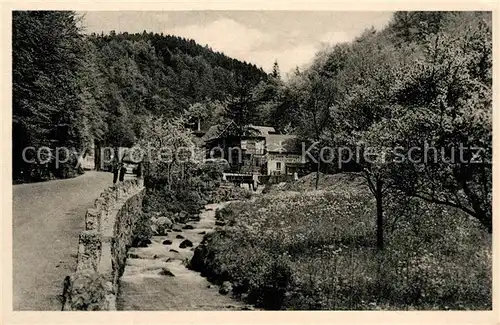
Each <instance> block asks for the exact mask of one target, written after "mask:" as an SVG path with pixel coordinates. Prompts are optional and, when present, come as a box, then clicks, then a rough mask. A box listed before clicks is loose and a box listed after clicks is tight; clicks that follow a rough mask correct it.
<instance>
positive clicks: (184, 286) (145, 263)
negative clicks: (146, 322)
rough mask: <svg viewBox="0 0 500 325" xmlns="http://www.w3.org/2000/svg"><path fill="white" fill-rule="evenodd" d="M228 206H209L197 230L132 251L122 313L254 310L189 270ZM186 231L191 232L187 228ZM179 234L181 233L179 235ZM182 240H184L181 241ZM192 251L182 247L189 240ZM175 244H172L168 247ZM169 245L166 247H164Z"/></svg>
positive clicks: (161, 238)
mask: <svg viewBox="0 0 500 325" xmlns="http://www.w3.org/2000/svg"><path fill="white" fill-rule="evenodd" d="M224 204H225V203H218V204H208V205H207V206H205V210H204V211H202V212H201V214H200V221H198V222H192V223H188V225H191V226H192V228H193V229H180V228H179V227H177V226H175V225H174V227H173V228H172V229H173V231H172V232H169V233H168V235H167V236H153V238H152V239H151V244H149V245H148V247H139V248H131V249H130V251H129V257H128V260H127V266H126V268H125V272H124V274H123V277H122V278H121V283H120V288H121V290H120V291H121V292H120V296H119V298H118V309H120V310H223V309H224V310H243V309H251V307H250V306H246V305H244V304H242V303H241V302H239V301H236V300H234V299H232V298H231V297H230V296H225V295H222V294H220V293H219V289H218V287H217V286H214V285H212V284H210V282H208V280H207V279H205V278H204V277H202V276H201V275H200V274H199V273H197V272H195V271H191V270H189V269H188V268H187V267H186V264H187V262H188V261H189V260H190V259H191V257H192V256H193V251H194V248H195V247H196V246H198V245H199V244H200V243H201V241H202V240H203V237H204V235H205V234H206V233H209V232H211V231H213V229H214V227H215V211H216V210H217V208H219V207H222V206H223V205H224ZM186 228H191V227H189V226H187V227H186ZM175 230H177V231H175ZM181 237H182V238H181ZM185 239H187V240H189V241H191V242H192V243H193V246H192V247H189V246H188V247H185V248H181V247H179V246H183V245H181V243H182V242H183V241H184V240H185ZM168 241H171V244H167V243H168ZM164 242H165V244H164Z"/></svg>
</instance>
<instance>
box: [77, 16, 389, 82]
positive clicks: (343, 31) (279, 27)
mask: <svg viewBox="0 0 500 325" xmlns="http://www.w3.org/2000/svg"><path fill="white" fill-rule="evenodd" d="M391 16H392V13H391V12H361V11H345V12H342V11H329V12H328V11H321V12H319V11H318V12H314V11H115V12H113V11H92V12H85V13H84V20H83V24H84V27H85V32H87V33H92V32H96V33H101V32H104V33H109V31H111V30H115V31H116V32H124V31H126V32H129V33H135V32H142V31H144V30H147V31H148V32H149V31H152V32H157V33H161V32H163V33H164V34H172V35H177V36H182V37H186V38H192V39H194V40H195V41H196V42H197V43H199V44H201V45H205V44H208V45H209V46H210V47H211V48H212V49H214V50H216V51H222V52H224V53H225V54H226V55H228V56H231V57H234V58H237V59H239V60H244V61H247V62H251V63H255V64H256V65H257V66H260V67H262V68H263V69H264V70H266V71H267V72H269V71H270V70H271V67H272V65H273V62H274V61H275V60H278V63H279V66H280V68H281V71H282V73H286V72H289V71H290V70H292V69H294V68H295V66H299V67H301V66H303V65H305V64H307V63H308V62H310V61H311V60H312V58H313V57H314V54H315V53H316V52H317V51H318V50H319V49H320V48H321V46H324V44H325V43H328V44H334V43H339V42H345V41H350V40H352V39H353V38H355V37H356V36H358V35H360V34H361V33H362V31H363V30H364V29H365V28H370V27H371V26H373V27H375V28H376V29H381V28H382V27H384V26H385V25H386V24H387V23H388V21H389V20H390V18H391Z"/></svg>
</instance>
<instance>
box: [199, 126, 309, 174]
mask: <svg viewBox="0 0 500 325" xmlns="http://www.w3.org/2000/svg"><path fill="white" fill-rule="evenodd" d="M202 139H203V140H204V142H205V148H206V150H207V158H224V159H226V160H227V161H228V163H229V165H230V166H231V170H232V171H233V172H237V173H252V174H256V173H257V174H262V175H283V174H289V175H290V174H293V173H294V172H296V171H297V170H298V169H300V167H301V166H303V165H304V164H303V163H302V161H301V158H302V156H301V146H300V143H299V141H298V138H297V137H296V136H295V135H284V134H279V133H278V132H276V130H275V129H274V128H273V127H270V126H259V125H247V126H245V127H244V128H239V127H237V126H236V125H235V124H234V123H233V122H229V123H227V124H226V125H214V126H212V127H210V128H209V129H208V131H207V132H206V133H205V135H204V136H203V137H202Z"/></svg>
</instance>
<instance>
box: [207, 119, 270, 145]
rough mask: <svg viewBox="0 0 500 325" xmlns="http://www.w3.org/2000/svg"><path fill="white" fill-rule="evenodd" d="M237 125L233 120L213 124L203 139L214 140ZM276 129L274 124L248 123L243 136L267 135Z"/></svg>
mask: <svg viewBox="0 0 500 325" xmlns="http://www.w3.org/2000/svg"><path fill="white" fill-rule="evenodd" d="M234 127H235V124H234V123H233V122H230V123H228V124H227V125H221V124H217V125H213V126H211V127H210V128H209V129H208V130H207V132H206V133H205V135H204V136H203V137H202V139H203V140H204V141H205V142H207V141H210V140H214V139H217V138H220V137H221V136H223V135H224V134H225V133H226V132H227V131H230V130H231V129H232V128H234ZM275 132H276V131H275V129H274V128H273V127H272V126H260V125H248V126H247V127H246V129H245V134H244V135H243V136H247V137H265V136H267V135H269V134H272V133H275Z"/></svg>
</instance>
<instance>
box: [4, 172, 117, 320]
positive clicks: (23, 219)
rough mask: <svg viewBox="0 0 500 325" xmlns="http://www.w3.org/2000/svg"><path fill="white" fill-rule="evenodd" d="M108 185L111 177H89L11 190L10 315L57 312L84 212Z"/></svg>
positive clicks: (72, 265)
mask: <svg viewBox="0 0 500 325" xmlns="http://www.w3.org/2000/svg"><path fill="white" fill-rule="evenodd" d="M112 179H113V175H112V174H111V173H106V172H94V171H89V172H86V173H85V174H84V175H82V176H79V177H76V178H73V179H67V180H55V181H49V182H43V183H34V184H21V185H15V186H13V217H12V218H13V222H12V223H13V278H14V279H13V305H14V306H13V308H14V310H60V308H61V303H60V300H59V295H60V294H61V291H62V283H63V280H64V277H65V276H66V275H70V274H71V273H72V272H73V271H74V269H75V267H76V253H77V250H78V234H79V232H80V231H82V230H83V229H84V216H85V211H86V209H87V208H90V207H92V206H93V203H94V200H95V199H96V198H97V197H99V194H100V193H101V191H102V190H104V189H105V188H106V187H108V186H110V185H111V183H112Z"/></svg>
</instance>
